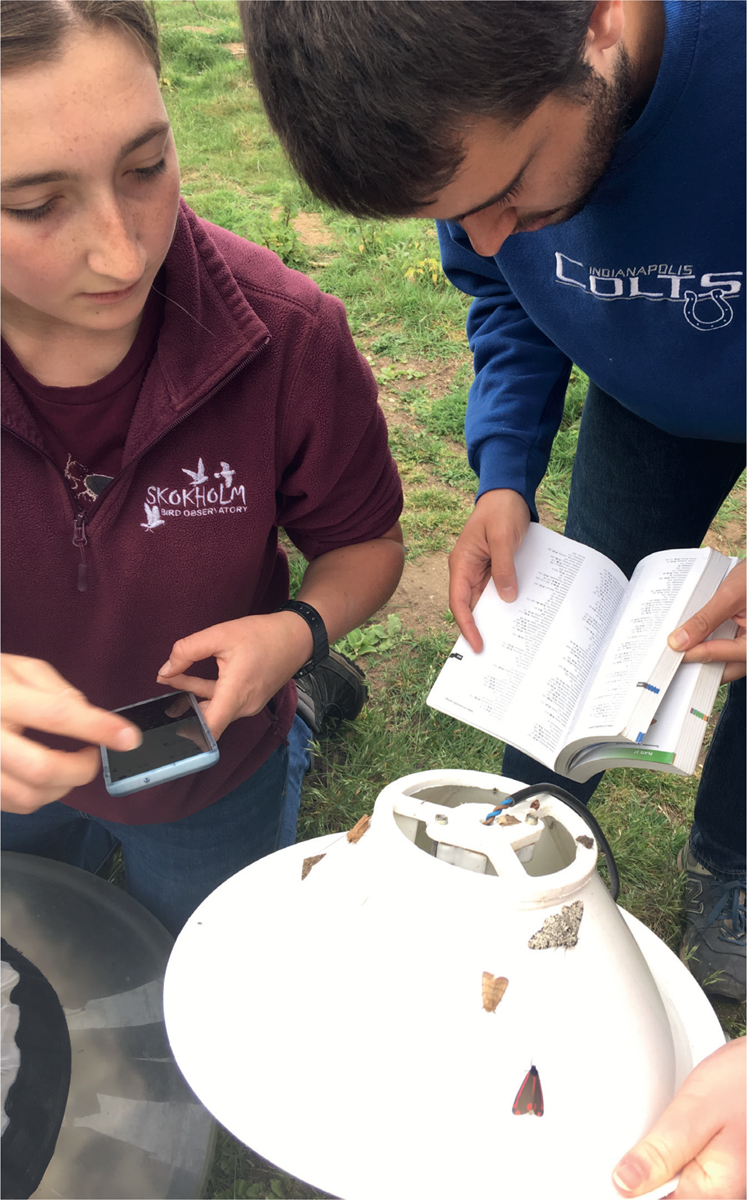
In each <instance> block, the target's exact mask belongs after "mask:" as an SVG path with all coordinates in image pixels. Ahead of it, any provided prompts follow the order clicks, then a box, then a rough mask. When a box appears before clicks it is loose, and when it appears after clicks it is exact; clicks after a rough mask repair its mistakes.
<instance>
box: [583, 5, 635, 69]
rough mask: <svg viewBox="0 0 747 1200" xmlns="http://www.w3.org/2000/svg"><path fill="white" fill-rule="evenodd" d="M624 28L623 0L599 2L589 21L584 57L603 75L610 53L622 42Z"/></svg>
mask: <svg viewBox="0 0 747 1200" xmlns="http://www.w3.org/2000/svg"><path fill="white" fill-rule="evenodd" d="M624 28H625V14H624V11H623V0H599V3H598V4H597V5H596V7H595V8H594V11H593V12H592V14H591V18H590V20H589V29H588V32H587V34H586V46H585V53H584V57H585V58H586V61H587V62H588V63H589V65H590V66H592V67H594V69H595V70H597V71H599V72H600V74H602V75H604V74H606V71H605V69H604V68H605V66H606V63H607V60H608V52H609V51H610V50H612V49H614V47H615V46H616V45H617V43H618V42H619V41H620V38H621V37H622V35H623V30H624Z"/></svg>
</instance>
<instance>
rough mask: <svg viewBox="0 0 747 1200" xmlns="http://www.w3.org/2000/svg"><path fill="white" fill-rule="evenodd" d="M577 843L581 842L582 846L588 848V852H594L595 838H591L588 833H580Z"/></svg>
mask: <svg viewBox="0 0 747 1200" xmlns="http://www.w3.org/2000/svg"><path fill="white" fill-rule="evenodd" d="M576 841H577V842H580V843H581V845H582V846H586V849H587V850H592V849H593V847H594V838H590V837H589V835H588V834H586V833H580V834H579V835H578V837H577V838H576Z"/></svg>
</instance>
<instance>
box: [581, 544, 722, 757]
mask: <svg viewBox="0 0 747 1200" xmlns="http://www.w3.org/2000/svg"><path fill="white" fill-rule="evenodd" d="M709 556H710V552H709V551H708V550H705V549H701V550H695V549H694V550H662V551H659V552H658V553H657V554H650V555H649V556H648V557H647V558H645V559H644V560H643V561H642V562H640V563H639V564H638V566H637V567H636V569H635V571H634V572H633V576H632V578H631V581H630V585H629V587H628V592H627V598H626V601H625V604H624V606H623V608H622V609H621V611H620V613H619V616H618V620H617V624H616V627H615V629H614V630H613V631H612V632H611V634H610V637H609V642H608V645H607V646H606V647H605V648H604V650H603V655H604V657H603V660H602V661H601V662H600V665H599V670H598V672H597V675H596V678H595V679H594V682H593V684H592V686H591V687H590V689H589V694H588V695H587V697H586V699H585V701H584V704H583V707H582V709H581V712H580V713H579V719H578V722H577V728H576V730H575V736H576V737H594V736H599V735H608V736H610V735H613V736H614V735H615V734H619V733H620V732H621V731H622V728H623V726H624V724H625V722H626V720H627V719H628V716H629V715H630V710H631V708H632V705H633V703H634V701H635V689H636V688H637V687H640V688H651V689H652V690H653V691H656V690H657V689H655V688H653V687H652V685H651V684H650V683H649V680H648V676H649V673H650V671H651V670H652V668H653V667H654V666H655V664H656V663H657V661H658V659H659V657H660V655H661V652H662V649H663V648H664V646H665V645H666V639H667V635H668V634H669V633H670V631H671V630H672V629H674V627H675V625H676V624H677V621H676V620H674V619H673V613H679V612H680V611H681V608H682V604H681V602H680V597H681V596H685V595H689V594H690V593H691V592H692V590H693V588H694V586H695V584H696V583H697V581H698V580H699V579H700V576H701V574H702V572H703V569H704V567H705V565H706V563H707V561H708V558H709Z"/></svg>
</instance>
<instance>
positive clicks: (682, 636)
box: [667, 629, 690, 650]
mask: <svg viewBox="0 0 747 1200" xmlns="http://www.w3.org/2000/svg"><path fill="white" fill-rule="evenodd" d="M689 640H690V639H689V638H688V636H687V634H686V633H685V631H684V629H675V631H674V633H670V635H669V637H668V638H667V641H668V642H669V645H670V646H671V647H672V649H673V650H684V649H685V646H686V645H687V643H688V641H689Z"/></svg>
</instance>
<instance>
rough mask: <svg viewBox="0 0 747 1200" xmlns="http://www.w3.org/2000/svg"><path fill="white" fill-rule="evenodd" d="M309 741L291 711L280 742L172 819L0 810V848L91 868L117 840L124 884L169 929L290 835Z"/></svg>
mask: <svg viewBox="0 0 747 1200" xmlns="http://www.w3.org/2000/svg"><path fill="white" fill-rule="evenodd" d="M310 741H311V730H310V729H309V727H308V726H307V725H306V724H305V722H304V721H302V720H301V718H300V717H298V716H297V717H296V718H295V720H294V722H293V725H292V727H291V730H290V732H289V734H288V745H287V746H279V747H278V749H277V750H276V751H275V753H274V754H272V755H271V756H270V757H269V758H268V759H267V761H266V762H264V763H263V764H262V766H261V767H260V768H259V769H258V770H257V771H255V772H254V774H253V775H251V776H250V777H249V779H247V780H246V781H245V782H244V783H242V784H240V785H239V787H237V788H234V790H233V791H232V792H229V793H228V795H227V796H224V797H223V798H222V799H221V800H216V802H215V804H211V805H209V806H208V808H203V809H202V810H201V811H200V812H197V813H193V814H192V816H190V817H182V819H181V820H180V821H171V822H168V823H165V824H161V825H122V824H120V823H119V822H118V821H104V820H102V819H101V818H100V817H91V816H89V815H88V814H87V813H80V812H78V811H77V810H76V809H74V808H72V807H71V806H70V805H68V804H63V803H62V802H61V801H55V802H54V803H52V804H46V805H44V807H43V808H40V809H39V810H38V811H37V812H35V813H30V814H28V815H25V816H22V815H20V814H19V813H3V814H2V843H3V849H4V850H16V851H19V852H20V853H23V854H40V855H42V856H43V857H45V858H54V859H56V860H57V861H58V862H66V863H70V864H71V865H72V866H74V867H81V868H82V869H83V870H84V871H93V872H95V871H98V870H99V869H100V868H101V867H102V866H103V864H104V863H105V862H106V860H107V858H108V857H109V856H110V854H111V853H112V851H113V850H114V849H115V847H116V846H117V844H119V845H121V847H122V855H123V858H124V864H125V877H126V887H127V891H128V892H129V894H130V895H131V896H133V897H134V898H135V899H136V900H139V901H140V903H141V904H143V905H144V906H145V908H147V909H149V910H150V912H152V913H153V914H154V916H156V917H158V920H159V921H160V922H161V924H162V925H165V927H166V928H167V929H168V930H169V932H170V933H172V934H173V935H174V937H176V935H177V934H178V932H179V930H180V929H181V928H182V926H183V925H184V923H185V921H186V920H187V918H188V917H189V916H191V914H192V913H193V912H194V910H195V909H196V908H197V906H198V904H201V903H202V901H203V900H204V899H205V897H206V896H209V895H210V893H211V892H212V891H214V890H215V888H217V887H218V885H219V884H221V883H223V882H224V880H226V879H228V878H229V877H230V876H231V875H235V874H236V872H237V871H240V870H241V869H242V868H243V867H247V866H249V864H250V863H253V862H256V860H257V859H258V858H264V856H265V855H266V854H271V853H272V851H273V850H278V849H280V848H282V847H283V846H286V845H290V844H292V842H293V841H294V840H295V831H296V820H297V818H298V809H299V805H300V803H301V783H302V781H303V776H304V774H305V772H306V770H307V769H308V765H309V742H310Z"/></svg>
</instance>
